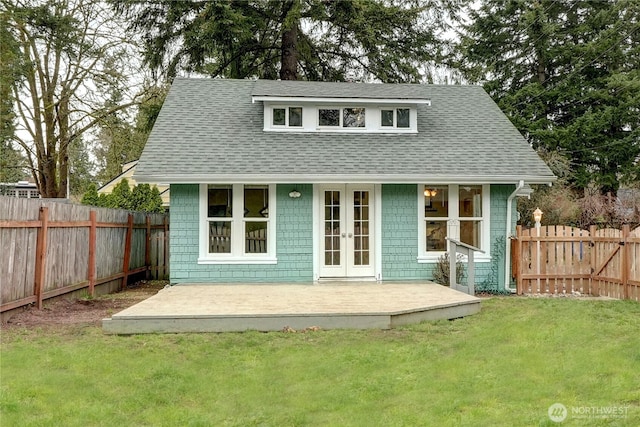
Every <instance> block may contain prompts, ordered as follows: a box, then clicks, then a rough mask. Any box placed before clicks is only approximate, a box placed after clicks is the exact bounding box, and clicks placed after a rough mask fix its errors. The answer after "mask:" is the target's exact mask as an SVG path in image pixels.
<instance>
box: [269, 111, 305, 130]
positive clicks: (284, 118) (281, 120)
mask: <svg viewBox="0 0 640 427" xmlns="http://www.w3.org/2000/svg"><path fill="white" fill-rule="evenodd" d="M273 126H285V127H286V126H288V127H302V107H289V108H281V107H277V108H274V109H273Z"/></svg>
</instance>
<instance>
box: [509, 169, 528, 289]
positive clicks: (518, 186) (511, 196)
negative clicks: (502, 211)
mask: <svg viewBox="0 0 640 427" xmlns="http://www.w3.org/2000/svg"><path fill="white" fill-rule="evenodd" d="M523 188H524V180H522V179H521V180H520V181H519V182H518V185H517V186H516V189H515V190H514V191H513V193H511V194H510V195H509V198H508V199H507V230H506V233H505V236H507V238H506V240H505V251H504V290H505V291H510V292H512V293H514V292H516V290H515V289H512V288H511V286H509V283H510V281H511V280H510V277H509V273H510V267H511V245H510V241H509V239H511V234H512V233H511V211H512V207H513V199H515V198H516V196H517V195H518V193H519V192H520V190H522V189H523Z"/></svg>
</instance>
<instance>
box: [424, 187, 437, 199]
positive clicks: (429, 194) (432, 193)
mask: <svg viewBox="0 0 640 427" xmlns="http://www.w3.org/2000/svg"><path fill="white" fill-rule="evenodd" d="M424 195H425V197H436V196H437V195H438V190H436V189H435V188H433V189H430V188H425V190H424Z"/></svg>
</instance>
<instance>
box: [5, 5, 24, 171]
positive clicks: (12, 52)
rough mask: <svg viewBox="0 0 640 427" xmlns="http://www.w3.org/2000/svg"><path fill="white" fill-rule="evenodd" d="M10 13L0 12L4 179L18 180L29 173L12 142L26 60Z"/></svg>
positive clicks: (22, 157)
mask: <svg viewBox="0 0 640 427" xmlns="http://www.w3.org/2000/svg"><path fill="white" fill-rule="evenodd" d="M7 20H8V17H7V14H6V13H4V12H2V11H0V182H17V181H19V180H21V179H23V178H24V176H25V170H24V166H25V162H24V156H23V155H22V154H21V153H20V152H19V151H18V150H16V149H15V147H14V146H13V144H12V140H13V137H14V135H15V112H14V109H13V101H14V99H13V93H12V87H13V85H14V84H15V83H16V81H17V80H18V79H19V76H20V71H21V67H22V63H21V61H20V49H19V46H18V42H17V41H16V39H15V38H14V37H13V34H11V32H10V31H8V30H7Z"/></svg>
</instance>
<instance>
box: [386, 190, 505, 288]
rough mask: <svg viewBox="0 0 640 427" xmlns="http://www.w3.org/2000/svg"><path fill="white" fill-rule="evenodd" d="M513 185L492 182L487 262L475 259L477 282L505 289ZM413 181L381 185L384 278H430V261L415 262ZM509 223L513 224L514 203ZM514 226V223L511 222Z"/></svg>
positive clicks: (416, 254)
mask: <svg viewBox="0 0 640 427" xmlns="http://www.w3.org/2000/svg"><path fill="white" fill-rule="evenodd" d="M514 189H515V186H513V185H492V186H491V225H490V233H491V248H490V249H491V252H492V253H491V255H492V260H491V261H490V262H478V263H476V266H475V268H476V270H475V271H476V286H478V287H479V288H481V289H486V290H502V289H504V242H505V226H506V215H507V198H508V197H509V195H510V194H511V192H513V190H514ZM417 191H418V190H417V185H415V184H406V185H405V184H386V185H383V186H382V277H383V279H384V280H407V279H431V278H432V269H433V264H429V263H425V264H422V263H418V262H417V257H418V219H417V215H418V198H417V194H416V192H417ZM513 211H514V214H513V219H512V224H515V219H516V218H515V206H514V209H513ZM514 229H515V225H514Z"/></svg>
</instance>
